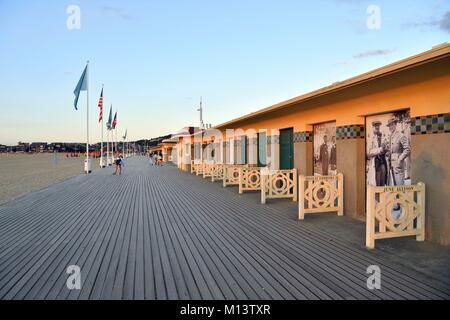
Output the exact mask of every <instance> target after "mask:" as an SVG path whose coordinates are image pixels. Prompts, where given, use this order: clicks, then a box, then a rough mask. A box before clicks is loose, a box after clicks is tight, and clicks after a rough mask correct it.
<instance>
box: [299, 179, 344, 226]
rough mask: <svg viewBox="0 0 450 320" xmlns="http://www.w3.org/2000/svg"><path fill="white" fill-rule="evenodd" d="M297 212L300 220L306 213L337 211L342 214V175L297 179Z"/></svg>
mask: <svg viewBox="0 0 450 320" xmlns="http://www.w3.org/2000/svg"><path fill="white" fill-rule="evenodd" d="M298 189H299V190H298V193H299V204H298V206H299V213H298V218H299V219H300V220H303V219H305V214H306V213H322V212H337V213H338V215H339V216H343V215H344V176H343V175H342V173H340V174H338V175H336V176H319V177H312V176H310V177H306V176H300V181H299V188H298Z"/></svg>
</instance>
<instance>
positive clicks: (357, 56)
mask: <svg viewBox="0 0 450 320" xmlns="http://www.w3.org/2000/svg"><path fill="white" fill-rule="evenodd" d="M396 50H397V49H376V50H368V51H364V52H360V53H357V54H355V55H354V56H353V59H364V58H368V57H377V56H385V55H388V54H391V53H393V52H395V51H396Z"/></svg>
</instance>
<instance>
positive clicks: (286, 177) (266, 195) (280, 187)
mask: <svg viewBox="0 0 450 320" xmlns="http://www.w3.org/2000/svg"><path fill="white" fill-rule="evenodd" d="M283 198H288V199H289V198H292V200H293V201H297V170H296V169H293V170H268V169H265V170H264V169H263V170H261V203H262V204H265V203H266V200H267V199H283Z"/></svg>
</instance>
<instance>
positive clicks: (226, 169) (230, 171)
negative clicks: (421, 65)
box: [223, 164, 242, 188]
mask: <svg viewBox="0 0 450 320" xmlns="http://www.w3.org/2000/svg"><path fill="white" fill-rule="evenodd" d="M241 167H242V165H234V164H231V165H224V166H223V186H224V188H226V187H228V186H237V185H239V170H240V168H241Z"/></svg>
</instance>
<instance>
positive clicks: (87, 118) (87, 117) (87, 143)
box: [85, 60, 89, 173]
mask: <svg viewBox="0 0 450 320" xmlns="http://www.w3.org/2000/svg"><path fill="white" fill-rule="evenodd" d="M87 64H88V67H89V60H88V62H87ZM86 76H87V77H88V78H87V88H86V104H87V106H86V168H85V170H86V173H89V69H88V70H87V74H86Z"/></svg>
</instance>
